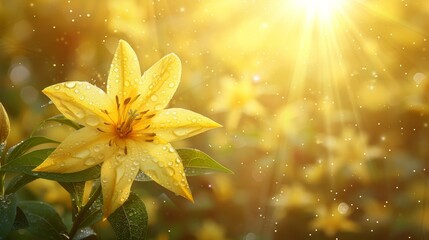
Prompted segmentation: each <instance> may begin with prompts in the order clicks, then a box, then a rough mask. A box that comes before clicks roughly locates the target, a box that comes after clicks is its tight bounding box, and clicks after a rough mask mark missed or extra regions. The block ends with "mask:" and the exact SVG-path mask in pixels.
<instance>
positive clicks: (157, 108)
mask: <svg viewBox="0 0 429 240" xmlns="http://www.w3.org/2000/svg"><path fill="white" fill-rule="evenodd" d="M162 109H163V106H162V105H160V104H158V105H156V106H155V110H156V111H159V110H162Z"/></svg>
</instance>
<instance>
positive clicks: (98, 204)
mask: <svg viewBox="0 0 429 240" xmlns="http://www.w3.org/2000/svg"><path fill="white" fill-rule="evenodd" d="M102 206H103V199H102V197H101V195H100V196H99V197H98V198H97V199H96V200H95V202H94V203H93V204H92V206H91V207H90V208H89V209H88V211H86V212H85V214H84V215H83V216H82V219H81V222H80V224H79V227H81V228H82V227H88V226H92V225H94V224H95V223H97V222H99V221H100V220H101V218H102V217H103V212H102V210H101V209H102Z"/></svg>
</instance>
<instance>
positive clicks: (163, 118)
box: [34, 40, 221, 218]
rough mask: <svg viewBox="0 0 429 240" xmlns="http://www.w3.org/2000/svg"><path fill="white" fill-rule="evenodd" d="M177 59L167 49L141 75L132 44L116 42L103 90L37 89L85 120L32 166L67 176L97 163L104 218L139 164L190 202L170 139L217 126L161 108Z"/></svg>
mask: <svg viewBox="0 0 429 240" xmlns="http://www.w3.org/2000/svg"><path fill="white" fill-rule="evenodd" d="M180 74H181V63H180V60H179V58H178V57H177V56H176V55H175V54H169V55H167V56H165V57H164V58H162V59H161V60H159V61H158V62H157V63H155V64H154V65H153V66H152V67H151V68H149V69H148V70H147V71H146V72H145V73H144V74H143V76H141V74H140V66H139V62H138V59H137V56H136V54H135V52H134V51H133V49H132V48H131V47H130V45H129V44H128V43H127V42H125V41H123V40H121V41H119V45H118V48H117V50H116V53H115V56H114V59H113V62H112V65H111V69H110V72H109V76H108V80H107V93H106V92H104V91H103V90H101V89H100V88H98V87H96V86H94V85H92V84H90V83H88V82H77V81H70V82H64V83H59V84H55V85H52V86H49V87H47V88H45V89H44V90H43V93H45V94H46V95H47V96H48V97H49V98H50V99H51V100H52V102H53V103H54V104H55V106H56V107H57V108H58V110H59V111H60V112H61V113H62V114H64V116H66V117H67V118H69V119H71V120H73V121H75V122H78V123H79V124H81V125H83V126H84V127H83V128H82V129H79V130H77V131H76V132H74V133H72V134H71V135H70V136H69V137H68V138H66V139H65V140H64V141H63V142H62V143H61V144H60V145H59V146H58V147H57V149H56V150H55V151H54V152H53V153H52V154H51V155H50V156H49V157H48V158H47V159H46V160H45V161H44V162H43V163H42V164H41V165H39V166H38V167H36V168H35V169H34V171H44V172H58V173H71V172H78V171H82V170H85V169H87V168H90V167H93V166H95V165H97V164H102V165H101V187H102V192H103V201H104V203H103V216H104V218H107V217H108V216H109V215H110V214H111V213H112V212H114V211H115V210H116V209H117V208H118V207H120V206H121V205H122V204H123V203H124V202H125V200H126V199H127V198H128V196H129V193H130V188H131V184H132V183H133V180H134V178H135V176H136V175H137V173H138V171H139V169H140V170H141V171H143V172H144V173H145V174H146V175H148V176H149V177H150V178H152V179H153V180H154V181H155V182H157V183H158V184H160V185H162V186H163V187H165V188H167V189H168V190H170V191H172V192H174V193H176V194H178V195H181V196H183V197H185V198H187V199H189V200H191V201H193V198H192V194H191V191H190V189H189V186H188V183H187V180H186V177H185V173H184V168H183V165H182V162H181V159H180V157H179V155H178V154H177V152H176V150H175V149H174V148H173V147H172V146H171V145H170V142H172V141H176V140H180V139H184V138H188V137H191V136H193V135H196V134H199V133H201V132H204V131H206V130H209V129H212V128H217V127H220V126H221V125H219V124H218V123H216V122H214V121H212V120H210V119H209V118H206V117H204V116H202V115H200V114H197V113H194V112H192V111H189V110H185V109H181V108H170V109H164V108H165V107H166V106H167V104H168V102H169V101H170V99H171V97H172V96H173V94H174V92H175V91H176V89H177V86H178V84H179V81H180Z"/></svg>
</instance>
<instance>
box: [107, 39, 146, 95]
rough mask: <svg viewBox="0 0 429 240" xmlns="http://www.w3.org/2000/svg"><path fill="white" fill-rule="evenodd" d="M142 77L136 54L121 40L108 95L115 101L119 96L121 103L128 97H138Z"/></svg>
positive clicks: (110, 73) (112, 66) (112, 68)
mask: <svg viewBox="0 0 429 240" xmlns="http://www.w3.org/2000/svg"><path fill="white" fill-rule="evenodd" d="M140 76H141V73H140V65H139V61H138V59H137V55H136V53H135V52H134V50H133V49H132V48H131V46H130V45H129V44H128V43H127V42H125V41H123V40H120V41H119V44H118V48H117V49H116V52H115V56H114V57H113V61H112V64H111V66H110V71H109V77H108V79H107V94H108V95H109V97H110V98H111V99H112V100H113V101H114V100H115V98H116V96H118V100H119V102H120V103H123V102H124V100H125V99H126V98H127V97H131V98H133V97H135V96H137V94H138V92H137V90H138V87H137V86H140V85H141V84H142V80H141V78H140Z"/></svg>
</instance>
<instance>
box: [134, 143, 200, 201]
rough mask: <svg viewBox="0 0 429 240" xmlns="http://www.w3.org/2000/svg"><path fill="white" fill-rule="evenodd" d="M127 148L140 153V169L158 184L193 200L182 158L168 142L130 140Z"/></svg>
mask: <svg viewBox="0 0 429 240" xmlns="http://www.w3.org/2000/svg"><path fill="white" fill-rule="evenodd" d="M129 148H130V149H133V150H137V151H138V152H139V153H140V156H139V159H140V170H142V171H143V172H144V173H145V174H146V175H148V176H149V177H150V178H152V179H153V180H154V181H155V182H157V183H158V184H159V185H161V186H163V187H165V188H167V189H168V190H170V191H172V192H174V193H176V194H178V195H181V196H183V197H185V198H187V199H189V200H191V201H193V198H192V193H191V190H190V189H189V186H188V182H187V180H186V176H185V172H184V168H183V164H182V160H181V159H180V157H179V155H178V154H177V152H176V150H175V149H174V148H173V147H172V146H171V145H170V144H168V143H167V144H154V143H146V142H145V143H139V142H132V143H131V142H130V144H129Z"/></svg>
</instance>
